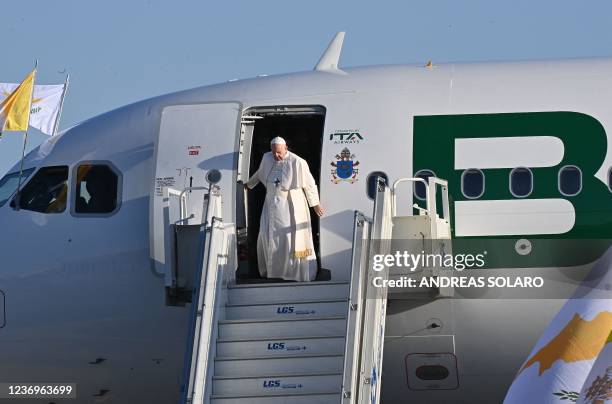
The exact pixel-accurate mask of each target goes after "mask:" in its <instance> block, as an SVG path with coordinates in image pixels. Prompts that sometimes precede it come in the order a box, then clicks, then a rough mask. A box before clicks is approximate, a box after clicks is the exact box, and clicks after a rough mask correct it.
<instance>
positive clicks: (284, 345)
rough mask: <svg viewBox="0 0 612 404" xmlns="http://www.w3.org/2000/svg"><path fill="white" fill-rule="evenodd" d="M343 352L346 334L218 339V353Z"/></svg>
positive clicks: (238, 354) (287, 353)
mask: <svg viewBox="0 0 612 404" xmlns="http://www.w3.org/2000/svg"><path fill="white" fill-rule="evenodd" d="M305 353H307V354H343V353H344V335H339V336H331V337H298V338H296V337H293V338H261V339H257V340H255V339H253V340H243V339H239V340H218V341H217V355H218V356H219V357H224V356H260V357H264V356H267V357H275V356H281V355H282V356H288V355H303V354H305Z"/></svg>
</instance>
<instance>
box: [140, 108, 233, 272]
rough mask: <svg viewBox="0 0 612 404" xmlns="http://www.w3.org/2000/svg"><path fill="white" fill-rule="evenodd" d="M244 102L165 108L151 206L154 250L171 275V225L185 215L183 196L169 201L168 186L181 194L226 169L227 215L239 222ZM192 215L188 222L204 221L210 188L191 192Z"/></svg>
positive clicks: (158, 267)
mask: <svg viewBox="0 0 612 404" xmlns="http://www.w3.org/2000/svg"><path fill="white" fill-rule="evenodd" d="M240 113H241V105H240V104H239V103H214V104H196V105H173V106H169V107H166V108H164V109H163V111H162V114H161V123H160V129H159V138H158V141H157V148H156V158H155V183H154V189H153V191H152V194H151V195H152V196H151V209H150V250H151V252H150V254H151V259H152V260H153V264H154V267H155V271H156V272H157V273H159V274H167V273H168V272H169V271H168V269H169V265H170V264H171V263H170V260H172V257H170V256H169V255H170V254H169V251H171V250H169V247H168V246H169V243H171V242H172V239H171V238H170V237H169V236H168V235H169V227H170V225H172V224H174V223H176V222H177V221H178V220H179V219H180V217H179V214H178V212H179V209H178V206H179V201H178V198H177V197H176V196H177V195H174V196H173V198H168V199H174V200H173V201H172V203H169V201H168V200H166V201H164V197H163V188H164V187H171V188H173V189H174V190H176V191H178V193H180V192H182V191H184V190H185V189H187V188H192V187H204V186H207V183H206V179H205V176H206V173H207V172H208V171H210V170H212V169H217V170H219V171H221V174H222V178H221V181H220V182H219V183H218V185H219V186H220V187H221V192H222V197H223V201H224V202H225V203H224V206H223V219H224V220H225V221H228V222H232V221H233V216H234V215H233V212H232V210H231V209H230V207H231V200H232V195H233V192H235V191H234V190H233V187H234V170H235V167H236V164H237V163H236V147H237V141H238V140H237V139H238V131H239V129H240V121H239V118H240ZM184 195H185V207H186V209H185V210H186V212H185V213H186V216H187V217H188V219H187V220H185V221H183V222H182V224H199V223H201V220H202V213H203V212H202V207H203V203H204V195H205V191H203V190H187V191H186V192H185V194H184ZM164 208H166V209H167V212H164Z"/></svg>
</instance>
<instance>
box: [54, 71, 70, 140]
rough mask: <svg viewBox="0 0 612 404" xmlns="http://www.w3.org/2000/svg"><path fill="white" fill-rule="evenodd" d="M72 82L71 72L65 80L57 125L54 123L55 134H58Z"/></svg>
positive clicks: (56, 119) (56, 120)
mask: <svg viewBox="0 0 612 404" xmlns="http://www.w3.org/2000/svg"><path fill="white" fill-rule="evenodd" d="M69 82H70V73H68V74H67V75H66V80H65V81H64V91H62V99H61V101H60V107H59V112H58V113H57V118H55V125H53V134H52V136H55V135H56V134H57V130H58V129H59V121H60V118H61V116H62V110H63V109H64V100H65V99H66V91H68V84H69Z"/></svg>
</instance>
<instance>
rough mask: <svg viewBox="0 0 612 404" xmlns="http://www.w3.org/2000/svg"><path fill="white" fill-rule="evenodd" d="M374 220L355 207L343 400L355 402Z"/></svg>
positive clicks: (348, 403) (346, 402) (349, 403)
mask: <svg viewBox="0 0 612 404" xmlns="http://www.w3.org/2000/svg"><path fill="white" fill-rule="evenodd" d="M371 224H372V221H371V220H370V219H368V218H367V217H366V216H365V215H364V214H363V213H361V212H359V211H355V216H354V220H353V250H352V253H351V281H350V289H349V298H348V315H347V324H346V339H345V341H346V344H345V349H344V367H343V369H344V372H343V375H342V403H343V404H353V403H355V402H356V399H357V390H358V388H357V386H358V378H359V363H360V356H359V354H360V352H361V332H362V320H363V310H364V306H365V299H364V297H365V289H366V287H367V285H366V280H367V271H368V267H367V264H368V252H369V246H370V229H371Z"/></svg>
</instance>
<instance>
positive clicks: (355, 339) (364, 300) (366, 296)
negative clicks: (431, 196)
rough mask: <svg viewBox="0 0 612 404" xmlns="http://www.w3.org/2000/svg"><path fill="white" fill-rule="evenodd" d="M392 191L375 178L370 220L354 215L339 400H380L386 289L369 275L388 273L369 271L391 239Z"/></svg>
mask: <svg viewBox="0 0 612 404" xmlns="http://www.w3.org/2000/svg"><path fill="white" fill-rule="evenodd" d="M391 203H392V200H391V192H390V190H389V188H388V187H387V186H386V185H385V183H384V181H382V180H381V179H379V182H378V185H377V192H376V198H375V201H374V214H373V219H372V220H371V221H370V220H368V219H367V218H366V217H365V216H364V215H363V214H362V213H360V212H356V213H355V222H354V228H353V252H352V270H351V284H350V292H349V314H348V319H347V334H346V341H347V342H346V348H345V359H344V361H345V362H344V364H345V367H344V375H343V385H342V402H343V404H348V403H360V404H361V403H373V404H377V403H379V402H380V375H381V369H382V360H383V347H384V335H385V333H384V329H385V317H386V307H387V292H386V289H385V288H379V289H375V288H374V282H373V279H374V277H381V278H382V279H383V280H385V279H387V278H388V272H387V270H386V269H383V270H382V271H379V272H374V271H370V270H369V268H371V259H372V257H373V255H374V254H385V253H388V251H389V248H390V239H391V218H392V204H391Z"/></svg>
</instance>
